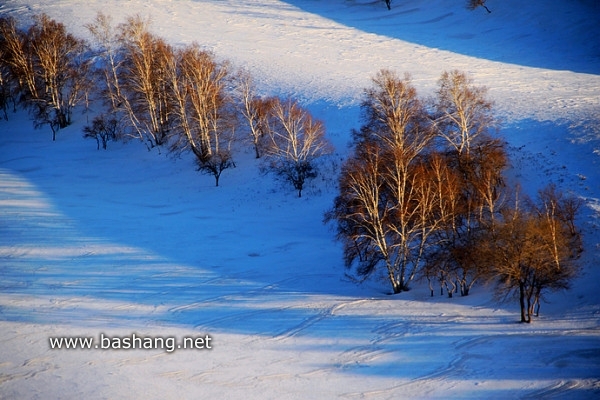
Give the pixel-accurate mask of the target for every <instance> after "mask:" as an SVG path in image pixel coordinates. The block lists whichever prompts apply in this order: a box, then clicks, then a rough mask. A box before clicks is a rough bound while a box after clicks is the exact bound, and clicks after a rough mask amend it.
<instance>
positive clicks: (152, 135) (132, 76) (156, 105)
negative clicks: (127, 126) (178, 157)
mask: <svg viewBox="0 0 600 400" xmlns="http://www.w3.org/2000/svg"><path fill="white" fill-rule="evenodd" d="M148 25H149V23H148V21H146V20H143V19H142V18H141V17H140V16H136V17H130V18H128V19H127V22H126V23H124V24H121V25H120V26H119V30H120V42H121V46H122V47H123V51H124V60H123V63H122V64H121V68H120V73H119V78H118V79H117V78H113V77H111V78H110V80H111V86H109V87H112V89H113V90H114V91H115V95H116V93H117V91H121V93H122V96H124V97H126V99H127V102H125V103H124V104H123V105H124V106H125V107H126V111H127V112H128V114H129V119H130V123H131V126H132V127H133V129H134V131H135V132H136V134H137V135H138V137H139V138H140V139H142V140H144V141H146V143H147V144H148V145H149V146H150V147H154V146H161V145H163V144H165V143H167V141H168V139H169V131H170V128H171V124H172V121H171V120H170V113H171V110H170V109H169V106H170V104H171V102H170V98H169V96H170V95H171V93H170V92H169V90H168V84H167V80H168V77H167V75H166V63H167V62H168V59H169V57H171V54H172V49H171V47H170V46H169V45H168V44H167V43H166V42H165V41H164V40H163V39H162V38H159V37H157V36H155V35H153V34H152V33H150V31H149V30H148ZM114 67H115V66H111V68H114Z"/></svg>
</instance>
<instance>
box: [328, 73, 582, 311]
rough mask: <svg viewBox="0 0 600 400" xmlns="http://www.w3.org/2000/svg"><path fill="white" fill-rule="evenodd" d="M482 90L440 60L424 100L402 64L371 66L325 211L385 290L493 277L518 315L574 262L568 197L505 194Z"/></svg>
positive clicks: (467, 285) (349, 252) (353, 259)
mask: <svg viewBox="0 0 600 400" xmlns="http://www.w3.org/2000/svg"><path fill="white" fill-rule="evenodd" d="M485 94H486V91H485V88H482V87H477V86H475V85H473V83H472V81H471V80H470V79H469V78H468V77H467V76H466V75H465V74H464V73H462V72H459V71H452V72H445V73H443V74H442V76H441V78H440V80H439V87H438V91H437V97H436V99H435V100H434V101H433V102H431V103H426V102H424V101H422V100H421V99H419V98H418V96H417V93H416V90H415V88H414V87H413V86H412V85H411V82H410V77H409V76H405V77H403V78H401V77H399V76H398V75H397V74H396V73H394V72H392V71H389V70H382V71H381V72H379V73H378V74H377V76H375V77H374V79H373V86H372V87H371V88H369V89H367V90H366V91H365V98H364V101H363V104H362V110H363V125H362V126H361V128H360V130H358V131H356V132H355V133H354V153H353V154H352V156H351V157H350V158H349V159H348V160H347V161H346V163H345V164H344V166H343V168H342V171H341V175H340V184H339V187H340V193H339V195H338V196H337V197H336V199H335V202H334V206H333V208H332V210H330V211H329V212H328V213H327V214H326V221H332V222H334V223H335V225H336V228H337V237H338V239H339V240H340V241H341V242H342V244H343V248H344V257H345V263H346V265H347V267H348V268H351V269H355V270H356V273H357V274H358V276H360V277H368V276H370V275H371V274H373V273H374V272H376V271H379V270H380V269H381V270H382V271H383V274H384V275H385V276H386V277H387V280H389V283H390V284H391V287H392V291H393V292H394V293H399V292H402V291H405V290H408V289H409V285H410V282H411V281H413V279H415V278H418V277H423V278H426V279H427V280H428V281H429V284H430V288H431V293H432V295H433V292H434V288H433V283H434V282H437V283H438V284H439V285H440V288H441V292H442V293H443V291H444V289H445V290H446V292H447V293H448V295H449V296H452V294H453V293H455V292H457V291H459V290H460V293H461V294H462V295H467V294H468V293H469V290H470V289H471V287H472V286H473V284H474V283H475V282H476V281H479V280H484V279H485V280H489V279H496V280H497V281H498V283H499V284H498V287H497V291H498V294H502V293H504V294H513V293H516V294H517V295H518V296H519V297H520V298H522V299H523V300H522V302H521V306H522V310H523V317H522V320H523V321H526V322H529V321H530V315H531V313H532V311H533V304H536V303H537V304H539V299H540V298H541V296H542V295H543V292H544V291H545V290H551V289H558V288H564V287H566V286H567V285H568V281H569V279H570V278H571V277H572V276H573V275H574V274H575V273H576V271H577V268H576V264H575V260H576V258H577V257H578V254H579V251H580V248H581V241H580V238H579V232H578V231H577V229H576V228H575V225H574V219H575V216H576V213H577V209H578V207H579V202H578V201H577V200H576V199H574V198H571V197H567V196H564V195H562V194H561V193H559V192H558V191H557V190H555V189H554V188H552V187H550V188H547V189H545V190H544V191H542V192H541V194H540V204H538V205H534V203H533V202H531V201H527V204H528V205H527V206H526V207H525V206H524V205H521V202H518V201H513V200H511V199H512V198H516V197H517V196H516V195H512V194H511V190H510V188H509V187H508V185H507V183H506V182H505V178H504V175H503V173H504V169H505V167H506V165H507V155H506V151H505V148H504V145H503V143H502V142H501V141H500V140H499V139H498V138H496V137H495V136H494V130H495V128H496V121H495V119H494V118H493V116H492V104H491V102H490V101H488V100H487V99H486V97H485ZM513 203H514V205H513Z"/></svg>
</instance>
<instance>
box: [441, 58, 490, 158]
mask: <svg viewBox="0 0 600 400" xmlns="http://www.w3.org/2000/svg"><path fill="white" fill-rule="evenodd" d="M486 92H487V89H486V88H485V87H480V86H474V85H473V81H472V79H470V78H469V77H468V76H467V75H466V74H465V73H464V72H461V71H458V70H454V71H452V72H444V73H442V76H441V78H440V80H439V89H438V93H437V102H436V113H435V115H434V119H435V124H434V126H435V127H436V131H437V134H438V135H439V136H440V137H442V138H444V139H446V140H447V142H448V144H449V145H450V146H451V147H452V148H454V149H455V150H456V152H458V154H459V155H463V154H464V155H469V152H470V151H471V148H472V147H473V146H474V145H475V144H476V143H478V141H481V140H486V138H487V137H489V133H490V132H491V131H492V130H493V129H494V128H495V127H496V121H495V119H494V117H493V115H492V102H491V101H489V100H487V99H486V97H485V95H486Z"/></svg>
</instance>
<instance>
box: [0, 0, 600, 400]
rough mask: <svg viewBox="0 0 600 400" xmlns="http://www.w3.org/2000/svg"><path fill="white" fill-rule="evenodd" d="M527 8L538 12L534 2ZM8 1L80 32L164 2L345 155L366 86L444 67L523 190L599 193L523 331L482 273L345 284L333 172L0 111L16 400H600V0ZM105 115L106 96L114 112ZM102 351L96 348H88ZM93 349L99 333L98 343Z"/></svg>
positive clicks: (82, 118)
mask: <svg viewBox="0 0 600 400" xmlns="http://www.w3.org/2000/svg"><path fill="white" fill-rule="evenodd" d="M523 3H525V4H523ZM464 4H465V2H464V1H462V0H454V1H446V0H432V1H427V2H424V1H421V0H403V1H399V0H397V1H394V2H392V10H391V11H388V10H387V9H386V7H385V4H384V2H383V1H369V0H327V1H317V0H306V1H296V0H290V1H279V0H265V1H252V0H236V1H233V0H221V1H204V0H152V1H144V0H127V1H116V0H87V1H78V0H44V1H43V0H38V1H27V0H5V1H3V2H2V3H0V15H12V16H14V17H16V18H18V19H19V20H22V21H24V22H27V21H28V20H29V18H31V16H32V15H34V14H38V13H47V14H48V15H49V16H50V17H52V18H55V19H57V20H58V21H61V22H63V23H65V24H66V25H67V26H68V27H69V29H70V30H71V31H72V32H73V33H75V34H77V35H78V36H81V37H88V33H87V32H86V29H85V28H84V25H85V24H86V23H88V22H91V21H92V19H93V18H94V17H95V15H96V13H97V11H99V10H101V11H103V12H105V13H108V14H111V15H112V16H113V17H114V19H115V21H116V22H120V21H123V20H124V18H125V17H126V16H129V15H134V14H140V15H142V16H150V17H151V18H152V21H153V24H152V29H153V30H154V32H155V33H157V34H158V35H160V36H162V37H164V38H165V39H167V40H168V41H169V42H171V43H173V44H183V43H191V42H192V41H197V42H198V43H200V44H201V46H203V47H206V48H208V49H211V50H213V51H214V52H215V54H216V55H217V56H218V57H222V58H225V59H228V60H231V61H232V63H233V64H234V65H236V66H239V67H246V68H247V69H249V70H250V71H251V72H252V74H253V75H254V76H255V79H256V81H257V83H258V85H259V89H260V91H261V92H262V93H265V94H278V95H284V96H288V95H289V96H292V97H295V98H298V99H300V100H301V101H302V102H303V103H304V104H305V105H307V106H308V107H309V108H310V110H311V112H313V113H314V115H315V116H317V117H318V118H321V119H322V120H323V121H324V122H325V124H326V127H327V131H328V135H329V136H330V138H331V140H332V141H333V142H334V144H335V145H336V147H337V152H338V153H339V157H340V159H341V158H342V157H343V156H344V155H345V154H346V152H347V148H346V144H347V142H348V141H349V139H350V134H349V132H350V130H351V129H352V128H356V127H358V123H359V122H358V117H359V114H358V111H359V110H358V106H359V103H360V99H361V95H362V91H363V89H364V88H365V87H367V86H368V85H369V84H370V79H371V77H372V76H373V75H374V74H375V73H376V72H377V71H378V70H379V69H381V68H391V69H395V70H397V71H398V72H400V73H403V72H409V73H410V74H412V77H413V81H414V85H415V86H416V88H417V89H418V90H419V93H421V94H422V95H423V96H428V95H431V94H432V93H433V91H434V90H435V86H436V82H437V79H438V78H439V76H440V74H441V72H442V71H444V70H450V69H460V70H463V71H465V72H468V73H469V74H470V75H471V76H472V77H473V78H474V80H475V83H476V84H479V85H485V86H487V87H488V88H489V96H490V98H492V99H493V100H494V101H495V103H496V105H495V109H496V110H497V113H498V115H499V116H500V117H501V118H502V119H503V121H504V124H503V127H502V131H501V134H502V135H503V137H504V138H505V139H506V140H507V142H508V144H509V148H510V150H511V157H512V160H511V161H512V169H511V171H510V174H511V176H512V177H513V178H514V179H518V180H519V181H520V182H521V184H522V185H523V187H524V188H525V190H527V191H529V192H532V193H534V192H535V191H536V190H537V188H538V187H540V186H541V185H545V184H546V183H549V182H555V183H556V184H557V185H558V186H559V187H560V188H561V189H562V190H565V191H571V192H573V193H574V194H576V195H578V196H580V197H582V198H583V199H584V200H585V204H586V205H585V207H584V210H583V211H582V215H581V218H580V220H579V226H580V227H581V228H582V229H583V233H584V240H585V246H586V251H585V253H584V255H583V258H582V265H583V272H582V275H581V276H580V277H579V278H578V279H576V280H575V282H574V283H573V288H572V289H571V290H570V291H568V292H564V293H554V294H551V295H550V296H548V300H549V304H542V309H541V312H542V314H541V316H540V318H537V319H535V320H534V322H533V323H532V324H519V323H517V321H518V320H519V316H518V305H517V304H516V303H512V302H508V303H499V302H497V301H496V300H494V299H493V298H492V297H491V296H490V294H489V290H484V288H483V287H481V286H475V288H474V289H473V292H472V294H471V295H469V296H468V297H462V298H461V297H455V298H453V299H448V298H446V297H441V296H437V297H434V298H430V297H429V291H428V290H427V289H426V287H424V286H423V287H421V286H420V285H419V284H416V285H415V287H414V289H413V290H412V291H410V292H406V293H401V294H399V295H396V296H389V295H388V294H387V293H386V292H387V286H386V284H385V282H383V281H382V282H379V281H376V280H371V281H368V282H366V283H364V284H361V285H359V284H355V283H354V282H352V281H350V280H349V279H347V278H346V277H345V276H344V272H345V271H344V268H343V260H342V254H341V249H340V246H339V244H338V243H336V242H334V241H333V232H332V231H331V227H328V226H324V225H323V223H322V218H323V212H324V211H325V210H327V209H328V208H329V207H330V206H331V203H332V199H333V197H334V196H335V189H336V188H335V181H334V179H325V180H317V181H315V182H313V183H312V184H311V187H310V188H308V190H306V195H305V196H303V197H302V198H297V197H296V196H295V193H294V192H293V191H287V190H286V189H285V188H282V187H281V185H280V184H279V183H277V182H273V180H272V179H271V177H269V176H264V175H261V173H260V171H259V165H258V164H257V163H256V161H255V160H254V159H253V154H252V152H251V150H248V153H246V154H244V153H240V154H237V158H236V161H237V164H238V168H236V169H233V170H227V171H225V172H224V173H223V176H222V180H221V187H219V188H215V187H214V181H213V180H212V178H211V177H208V176H203V175H199V173H198V172H196V171H195V169H194V166H193V162H192V159H191V158H189V157H187V156H184V157H182V158H180V159H179V158H178V159H174V158H173V157H171V156H170V155H169V154H164V153H162V154H159V153H158V152H157V151H152V152H148V151H147V150H146V148H145V147H144V146H143V145H141V144H137V143H135V142H130V143H128V144H122V143H110V144H109V149H108V150H107V151H97V150H96V145H95V143H93V141H86V140H83V139H82V133H81V131H82V127H83V126H84V125H85V124H86V123H87V122H88V120H87V119H88V118H90V119H91V116H87V115H80V114H77V115H76V119H77V121H76V122H75V123H74V124H73V125H72V126H70V127H68V128H67V129H64V130H62V131H60V132H59V134H58V139H57V141H56V142H54V143H53V142H51V140H50V138H51V134H50V132H49V131H47V130H45V129H42V130H33V129H32V123H31V121H30V120H29V119H28V116H27V115H25V114H23V113H17V114H10V116H9V117H10V119H9V121H0V398H7V399H13V398H14V399H34V398H45V399H50V398H56V399H58V398H61V399H64V398H69V399H71V398H72V399H77V398H148V399H169V398H173V399H180V398H231V399H236V398H245V399H276V398H277V399H280V398H306V399H331V398H382V399H383V398H390V399H391V398H441V397H444V398H448V397H450V398H455V397H460V398H515V397H518V398H555V397H565V398H595V397H597V396H598V395H599V394H600V379H599V378H600V373H599V371H600V350H599V349H600V291H599V290H598V280H599V279H600V272H599V270H598V260H599V259H600V234H599V233H598V232H599V231H598V226H599V224H600V171H599V168H598V164H599V162H600V158H599V157H600V128H598V121H599V120H600V104H599V99H600V41H599V40H598V38H599V37H600V24H598V22H599V21H600V5H598V2H597V1H593V0H578V1H569V2H567V1H558V0H555V1H544V2H541V1H530V2H521V1H518V0H504V1H494V0H488V1H487V3H486V4H487V5H488V7H489V8H490V9H491V10H492V13H491V14H488V13H487V12H486V11H485V10H483V9H481V8H479V9H476V10H474V11H468V10H466V9H465V7H464ZM98 108H99V107H98ZM134 333H135V334H136V335H139V336H144V337H150V336H152V337H159V336H160V337H163V338H167V337H174V338H177V340H181V339H182V338H183V337H205V335H210V336H211V337H212V342H211V344H212V348H211V349H206V348H205V349H195V350H191V349H176V350H175V351H173V352H169V351H165V350H164V349H163V350H161V349H155V350H144V349H142V350H103V349H101V348H98V349H96V348H91V349H87V350H82V349H77V350H66V349H61V350H57V349H54V350H52V349H50V343H49V338H50V337H65V336H68V337H75V336H83V337H93V338H95V340H99V338H100V335H104V336H105V337H111V338H115V337H131V336H132V335H133V334H134ZM95 343H96V344H98V342H95ZM100 347H101V346H100Z"/></svg>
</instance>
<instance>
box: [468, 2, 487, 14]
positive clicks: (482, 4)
mask: <svg viewBox="0 0 600 400" xmlns="http://www.w3.org/2000/svg"><path fill="white" fill-rule="evenodd" d="M485 2H486V0H467V10H471V11H472V10H475V9H476V8H477V7H483V8H485V10H486V11H487V12H488V13H491V11H490V9H489V8H487V6H486V5H485Z"/></svg>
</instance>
